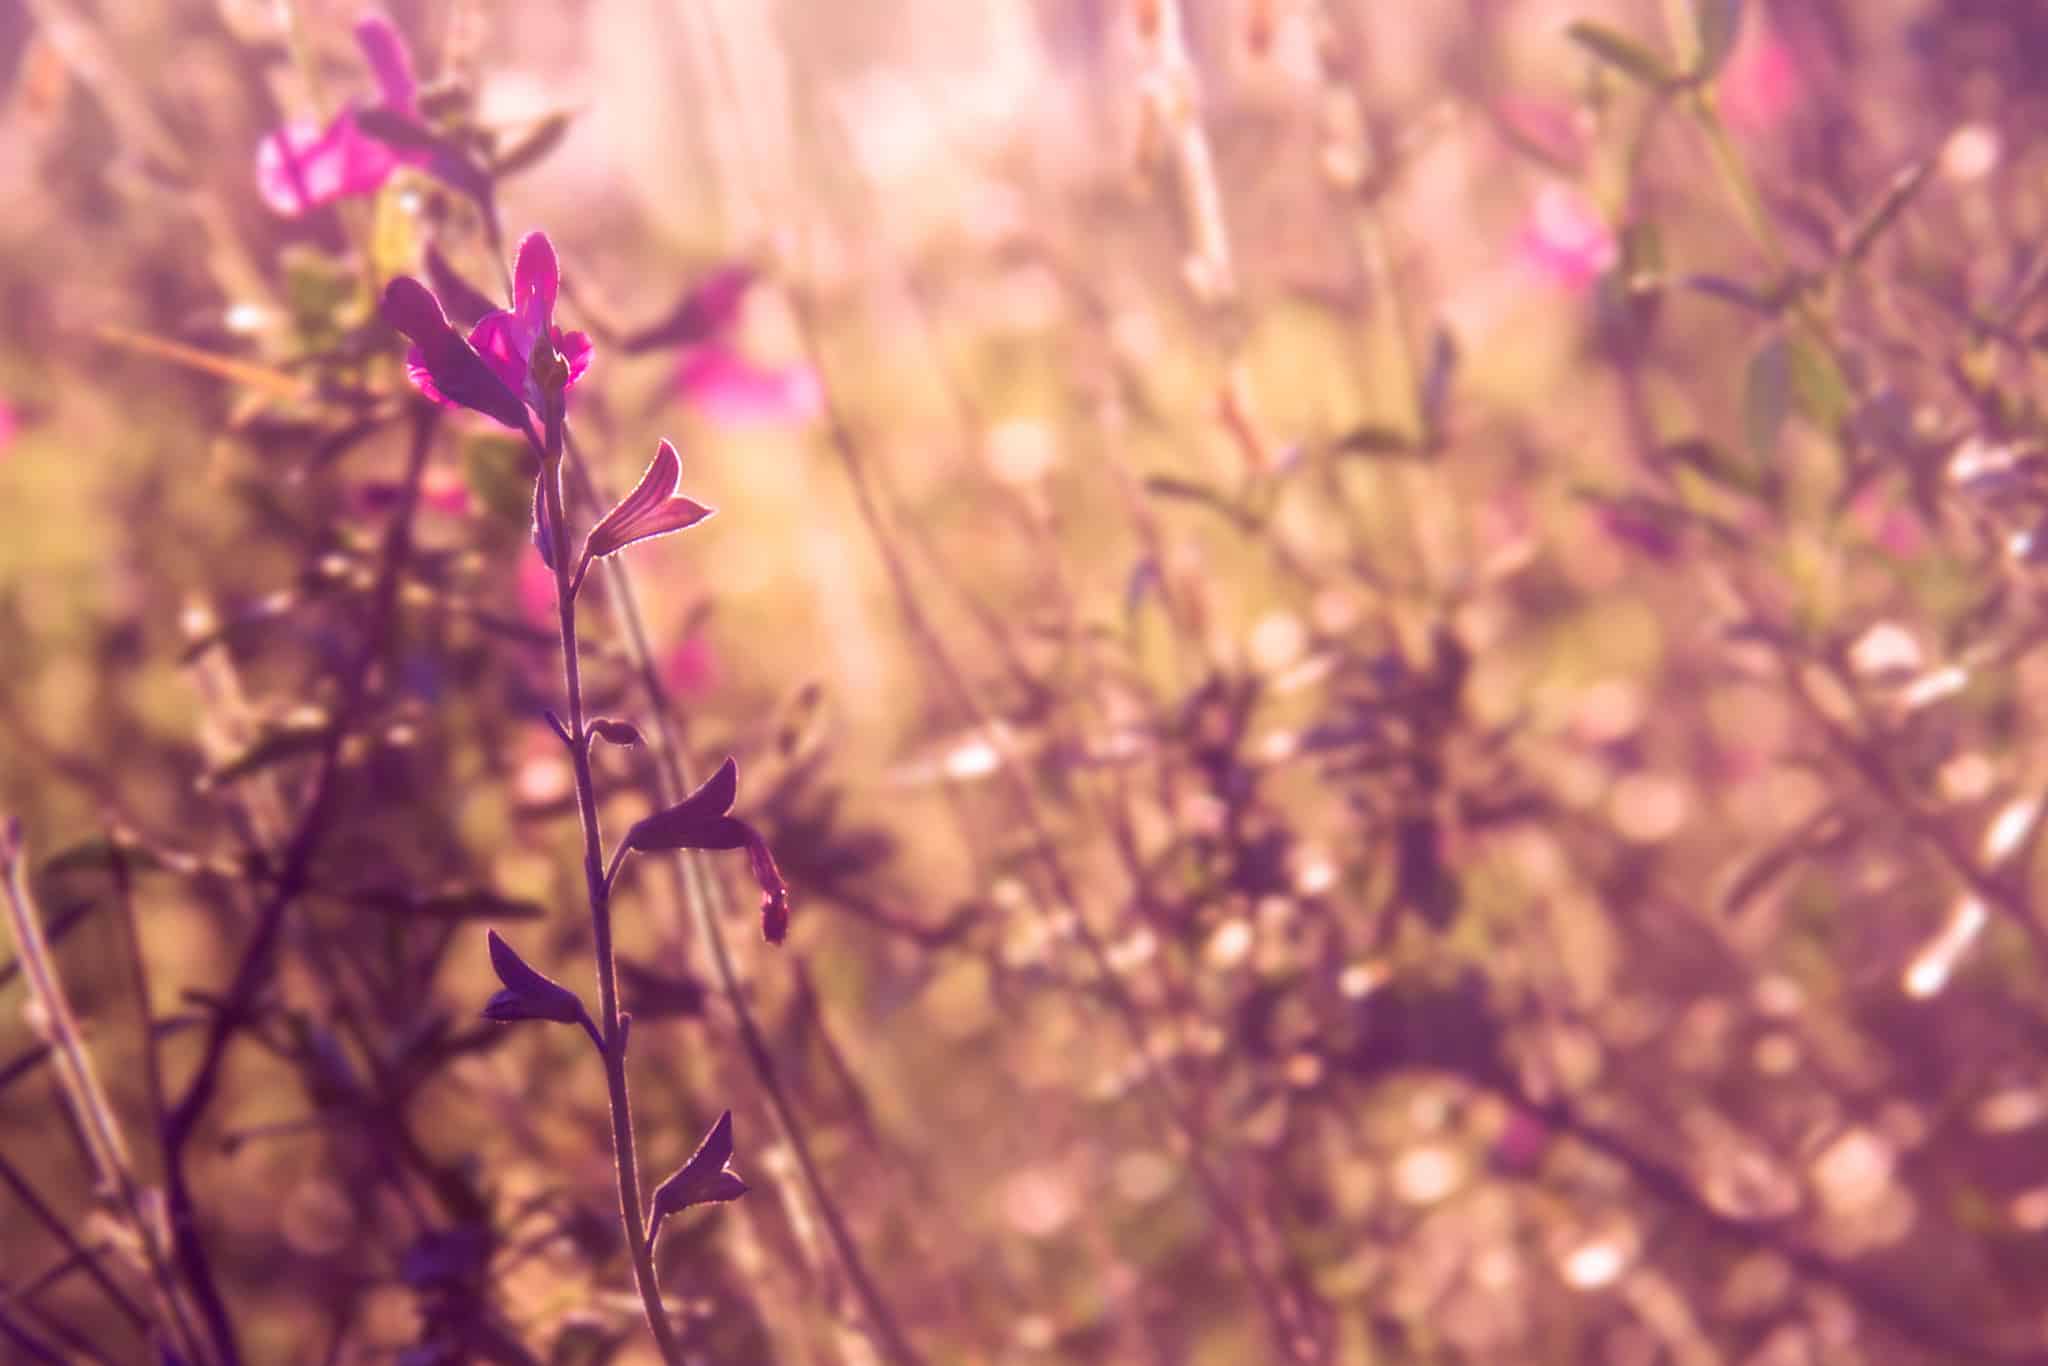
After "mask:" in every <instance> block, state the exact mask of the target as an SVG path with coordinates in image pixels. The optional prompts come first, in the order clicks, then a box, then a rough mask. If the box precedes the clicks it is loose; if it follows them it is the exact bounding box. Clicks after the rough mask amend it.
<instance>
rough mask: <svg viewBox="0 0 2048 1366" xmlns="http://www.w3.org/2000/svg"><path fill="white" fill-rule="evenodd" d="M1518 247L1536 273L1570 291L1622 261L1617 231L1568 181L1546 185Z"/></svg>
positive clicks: (1534, 206) (1577, 288) (1537, 200)
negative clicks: (1616, 239) (1615, 236)
mask: <svg viewBox="0 0 2048 1366" xmlns="http://www.w3.org/2000/svg"><path fill="white" fill-rule="evenodd" d="M1517 245H1518V247H1519V250H1520V252H1521V256H1522V259H1523V260H1524V261H1525V262H1527V263H1528V265H1529V266H1530V267H1531V268H1533V269H1534V270H1535V271H1536V273H1537V274H1539V275H1544V276H1547V277H1549V278H1550V279H1552V280H1554V281H1555V282H1557V283H1558V284H1560V285H1563V286H1564V287H1565V288H1566V289H1571V290H1579V289H1584V288H1585V287H1586V286H1587V285H1590V284H1591V283H1592V282H1593V281H1594V280H1595V279H1596V278H1598V277H1599V276H1600V275H1601V274H1602V273H1603V272H1604V271H1606V270H1608V269H1610V268H1611V267H1612V266H1613V265H1614V263H1615V262H1616V261H1618V260H1620V259H1621V248H1620V246H1619V244H1618V243H1617V242H1616V241H1615V238H1614V231H1613V229H1611V228H1609V227H1608V226H1607V223H1606V220H1604V219H1603V218H1601V217H1600V214H1599V212H1598V210H1596V209H1595V208H1594V207H1593V206H1592V204H1591V203H1590V202H1588V201H1587V199H1586V197H1585V196H1584V195H1582V194H1580V193H1579V192H1578V191H1577V190H1574V189H1573V188H1571V187H1570V186H1568V185H1562V184H1551V185H1546V186H1544V187H1543V190H1542V191H1541V192H1540V193H1539V194H1538V195H1537V196H1536V202H1535V204H1534V205H1532V206H1531V208H1530V210H1529V218H1528V221H1527V223H1526V224H1524V226H1523V228H1522V232H1521V236H1520V238H1519V239H1518V242H1517Z"/></svg>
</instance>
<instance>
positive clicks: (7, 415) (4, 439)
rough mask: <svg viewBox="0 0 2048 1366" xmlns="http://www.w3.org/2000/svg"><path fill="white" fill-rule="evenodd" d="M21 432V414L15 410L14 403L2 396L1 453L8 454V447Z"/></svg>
mask: <svg viewBox="0 0 2048 1366" xmlns="http://www.w3.org/2000/svg"><path fill="white" fill-rule="evenodd" d="M20 434H21V415H20V414H19V413H17V412H15V411H14V405H13V404H11V403H9V402H8V401H7V400H6V398H5V397H0V455H6V454H7V448H8V447H10V446H12V445H13V444H14V438H15V437H17V436H19V435H20Z"/></svg>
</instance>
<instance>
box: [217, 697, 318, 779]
mask: <svg viewBox="0 0 2048 1366" xmlns="http://www.w3.org/2000/svg"><path fill="white" fill-rule="evenodd" d="M333 731H334V723H333V721H332V720H330V719H329V718H328V717H327V716H326V715H325V714H319V715H313V716H307V717H304V718H302V719H296V720H286V721H284V722H281V723H279V724H278V725H276V726H274V727H272V728H270V729H269V730H266V731H265V732H264V733H263V734H261V735H259V736H258V737H257V738H256V739H255V740H253V741H251V742H250V743H249V745H248V746H247V747H246V748H244V749H243V750H242V752H241V753H240V754H237V755H235V756H234V757H233V758H231V759H228V760H227V761H225V762H224V763H222V764H221V765H220V766H219V767H217V768H214V769H212V770H210V771H208V772H206V773H202V774H201V775H199V788H200V790H201V791H207V790H210V789H212V788H215V787H218V786H220V785H221V784H222V783H232V782H236V781H239V780H240V779H243V778H246V777H248V776H249V775H251V774H253V773H260V772H262V771H263V770H264V769H266V768H274V767H276V766H277V765H278V764H281V763H285V762H287V761H289V760H292V759H298V758H303V757H304V756H306V755H308V754H313V753H316V752H318V751H319V750H320V749H322V748H323V747H324V746H325V745H326V744H327V741H328V738H329V736H331V735H332V734H333Z"/></svg>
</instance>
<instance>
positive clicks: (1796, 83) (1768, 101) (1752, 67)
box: [1714, 18, 1805, 136]
mask: <svg viewBox="0 0 2048 1366" xmlns="http://www.w3.org/2000/svg"><path fill="white" fill-rule="evenodd" d="M1804 84H1805V82H1804V81H1803V80H1802V79H1801V76H1800V71H1799V59H1798V58H1797V57H1796V56H1795V55H1794V54H1793V51H1792V45H1791V44H1790V43H1787V42H1786V41H1785V40H1784V39H1783V38H1781V37H1779V36H1778V33H1777V31H1776V30H1775V29H1773V28H1772V27H1771V26H1770V25H1769V24H1768V23H1765V22H1762V21H1761V19H1760V18H1759V19H1758V20H1756V21H1752V22H1751V23H1750V25H1749V27H1748V29H1747V31H1746V32H1745V33H1744V34H1743V35H1742V40H1741V42H1740V43H1738V44H1737V45H1736V48H1735V51H1734V53H1733V54H1732V55H1731V56H1730V57H1729V58H1728V65H1727V66H1725V67H1723V68H1722V69H1721V75H1720V79H1719V80H1717V81H1716V82H1715V83H1714V92H1715V98H1716V100H1717V101H1718V102H1719V105H1720V109H1721V115H1722V117H1723V118H1725V119H1727V121H1728V123H1729V126H1731V127H1733V128H1736V129H1738V130H1740V131H1741V132H1744V133H1747V134H1750V135H1752V136H1756V135H1761V134H1765V133H1769V132H1771V131H1772V130H1773V129H1775V128H1776V127H1777V126H1778V125H1779V124H1780V123H1782V122H1784V120H1785V117H1786V116H1787V115H1788V114H1790V113H1791V112H1792V111H1793V110H1794V109H1795V108H1797V107H1798V105H1799V101H1800V98H1801V95H1802V93H1803V91H1802V86H1803V85H1804Z"/></svg>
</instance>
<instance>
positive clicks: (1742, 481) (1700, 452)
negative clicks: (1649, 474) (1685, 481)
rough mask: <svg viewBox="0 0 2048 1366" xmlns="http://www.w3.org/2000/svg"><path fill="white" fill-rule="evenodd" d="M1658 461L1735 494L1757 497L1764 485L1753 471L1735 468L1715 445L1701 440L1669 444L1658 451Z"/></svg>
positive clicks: (1700, 438) (1739, 466)
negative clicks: (1689, 471)
mask: <svg viewBox="0 0 2048 1366" xmlns="http://www.w3.org/2000/svg"><path fill="white" fill-rule="evenodd" d="M1657 458H1658V459H1659V460H1660V461H1663V462H1667V463H1676V464H1680V465H1684V466H1685V467H1686V468H1687V469H1690V470H1693V471H1694V472H1696V473H1698V474H1700V475H1702V476H1704V477H1705V478H1707V479H1709V480H1711V481H1712V482H1713V483H1715V484H1718V485H1719V486H1721V487H1722V488H1724V489H1728V490H1731V491H1733V492H1735V493H1740V494H1743V495H1746V496H1750V497H1754V496H1756V495H1758V494H1759V493H1761V492H1762V482H1763V481H1761V480H1760V479H1758V478H1757V476H1756V474H1755V472H1754V471H1752V470H1749V469H1747V468H1745V467H1743V466H1741V465H1738V464H1736V463H1735V461H1734V460H1732V459H1730V458H1729V457H1728V455H1727V454H1725V453H1724V452H1723V451H1722V450H1721V449H1720V448H1719V447H1718V446H1716V445H1715V444H1714V443H1713V442H1711V441H1708V440H1706V439H1704V438H1702V437H1692V438H1689V439H1687V440H1683V441H1671V442H1667V443H1665V444H1664V445H1662V446H1660V447H1658V448H1657Z"/></svg>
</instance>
